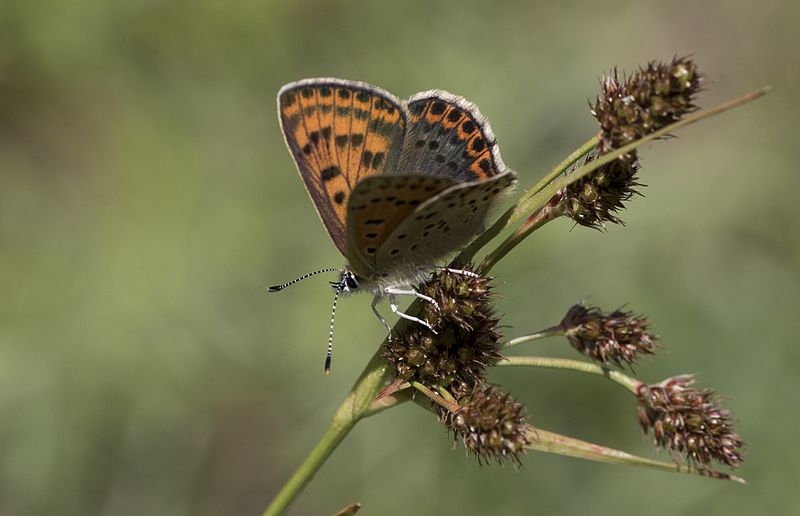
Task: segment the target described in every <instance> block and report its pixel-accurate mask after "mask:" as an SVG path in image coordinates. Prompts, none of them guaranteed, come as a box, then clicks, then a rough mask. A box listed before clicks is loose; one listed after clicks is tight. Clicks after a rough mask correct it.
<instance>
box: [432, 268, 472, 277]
mask: <svg viewBox="0 0 800 516" xmlns="http://www.w3.org/2000/svg"><path fill="white" fill-rule="evenodd" d="M436 270H437V271H447V272H452V273H453V274H461V275H463V276H469V277H470V278H480V277H481V275H480V274H475V273H474V272H472V271H465V270H462V269H451V268H450V267H436Z"/></svg>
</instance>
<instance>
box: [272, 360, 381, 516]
mask: <svg viewBox="0 0 800 516" xmlns="http://www.w3.org/2000/svg"><path fill="white" fill-rule="evenodd" d="M388 375H389V368H388V366H387V363H386V361H385V360H384V359H383V357H381V352H380V349H379V350H378V351H377V352H376V353H375V355H373V357H372V359H371V360H370V361H369V363H368V364H367V366H366V367H365V368H364V372H362V373H361V377H360V378H359V379H358V381H356V384H355V385H354V386H353V388H352V389H351V390H350V392H349V393H348V394H347V396H346V397H345V399H344V401H343V402H342V403H341V405H339V408H338V409H336V413H335V414H334V416H333V420H332V421H331V424H330V426H328V429H327V430H326V431H325V434H324V435H323V436H322V439H320V440H319V442H318V443H317V445H316V446H315V447H314V449H313V450H311V453H310V454H309V455H308V457H306V460H304V461H303V462H302V464H300V466H299V467H298V468H297V470H296V471H295V472H294V474H293V475H292V476H291V478H289V480H288V481H287V482H286V484H285V485H284V486H283V488H281V490H280V491H279V492H278V494H277V495H276V496H275V498H274V499H273V500H272V502H271V503H270V504H269V506H268V507H267V509H266V510H265V511H264V515H263V516H275V515H278V514H282V513H283V512H284V511H285V510H286V508H287V507H288V506H289V504H291V503H292V501H293V500H294V499H295V498H296V497H297V495H298V494H300V492H301V491H302V490H303V488H304V487H305V486H306V484H308V482H310V481H311V479H312V478H313V477H314V475H315V474H316V473H317V471H319V469H320V468H321V467H322V465H323V464H324V463H325V461H326V460H327V459H328V457H329V456H330V455H331V453H333V450H335V449H336V447H337V446H338V445H339V443H340V442H342V439H344V438H345V436H347V434H348V433H349V432H350V430H351V429H352V428H353V427H354V426H355V424H356V423H357V422H358V421H359V420H360V419H362V418H363V417H366V416H367V415H371V414H373V413H376V412H379V411H375V410H373V409H372V401H373V399H374V398H375V395H376V394H377V393H378V391H379V390H380V389H381V387H383V385H384V383H386V379H387V377H388Z"/></svg>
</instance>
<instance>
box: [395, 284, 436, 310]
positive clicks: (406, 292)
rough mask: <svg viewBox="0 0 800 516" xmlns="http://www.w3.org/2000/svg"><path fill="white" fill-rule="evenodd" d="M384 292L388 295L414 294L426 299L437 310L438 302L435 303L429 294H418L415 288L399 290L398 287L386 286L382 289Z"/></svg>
mask: <svg viewBox="0 0 800 516" xmlns="http://www.w3.org/2000/svg"><path fill="white" fill-rule="evenodd" d="M384 292H386V293H387V294H389V295H398V296H414V297H417V298H419V299H422V300H423V301H427V302H428V303H430V304H432V305H433V306H435V307H436V310H439V303H437V302H436V300H435V299H433V298H432V297H430V296H426V295H425V294H420V293H419V292H417V291H416V290H401V289H399V288H392V287H388V288H386V289H385V290H384Z"/></svg>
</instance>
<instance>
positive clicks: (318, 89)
mask: <svg viewBox="0 0 800 516" xmlns="http://www.w3.org/2000/svg"><path fill="white" fill-rule="evenodd" d="M279 109H280V118H281V126H282V128H283V131H284V134H285V136H286V142H287V144H288V146H289V149H290V151H291V153H292V157H293V158H294V160H295V163H296V165H297V169H298V171H299V172H300V175H301V177H302V178H303V181H304V183H305V185H306V189H307V190H308V193H309V196H310V197H311V200H312V202H313V203H314V206H315V207H316V209H317V212H318V214H319V216H320V218H321V219H322V222H323V224H324V225H325V228H326V229H327V231H328V234H329V235H330V236H331V238H332V239H333V241H334V243H335V244H336V246H337V247H338V248H339V250H340V251H341V252H342V254H344V255H345V256H347V235H346V227H347V226H346V219H347V210H346V207H347V203H348V200H349V198H350V195H351V194H352V192H353V190H354V189H355V187H356V185H357V184H358V182H359V181H360V180H362V179H364V178H366V177H368V176H371V175H375V174H379V173H382V172H383V171H384V170H385V169H386V167H388V166H394V165H396V163H397V160H398V159H399V156H400V150H401V148H402V141H403V134H404V131H405V118H404V117H403V116H402V107H401V106H400V104H399V102H398V101H397V100H396V99H394V98H393V97H392V96H391V95H390V94H388V93H386V92H382V91H380V90H377V89H376V88H372V87H369V86H367V85H364V84H361V83H350V82H346V81H338V80H328V79H321V80H313V81H301V82H300V83H295V84H292V85H288V86H286V87H284V88H283V89H282V90H281V92H280V93H279Z"/></svg>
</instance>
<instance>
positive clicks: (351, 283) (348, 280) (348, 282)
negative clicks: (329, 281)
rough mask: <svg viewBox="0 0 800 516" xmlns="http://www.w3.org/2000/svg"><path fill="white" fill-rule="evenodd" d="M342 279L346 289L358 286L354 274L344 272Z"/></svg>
mask: <svg viewBox="0 0 800 516" xmlns="http://www.w3.org/2000/svg"><path fill="white" fill-rule="evenodd" d="M342 279H343V280H344V285H345V288H347V289H348V290H356V289H357V288H358V280H357V279H356V276H355V274H352V273H348V274H345V277H344V278H342Z"/></svg>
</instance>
